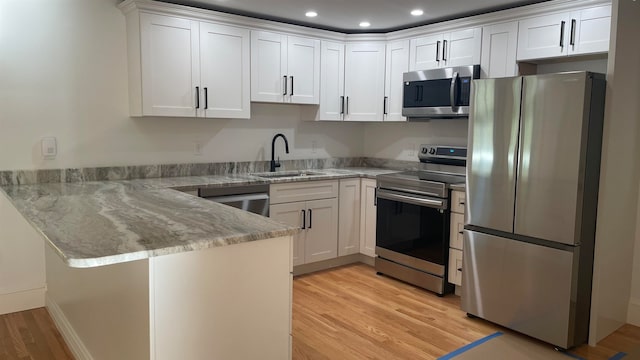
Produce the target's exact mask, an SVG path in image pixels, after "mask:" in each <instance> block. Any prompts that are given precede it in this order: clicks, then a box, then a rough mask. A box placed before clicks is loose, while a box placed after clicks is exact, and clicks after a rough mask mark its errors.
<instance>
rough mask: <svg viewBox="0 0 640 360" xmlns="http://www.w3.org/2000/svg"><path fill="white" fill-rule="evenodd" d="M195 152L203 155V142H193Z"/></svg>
mask: <svg viewBox="0 0 640 360" xmlns="http://www.w3.org/2000/svg"><path fill="white" fill-rule="evenodd" d="M193 154H194V155H202V143H201V142H199V141H196V142H194V143H193Z"/></svg>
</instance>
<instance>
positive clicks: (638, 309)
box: [627, 297, 640, 326]
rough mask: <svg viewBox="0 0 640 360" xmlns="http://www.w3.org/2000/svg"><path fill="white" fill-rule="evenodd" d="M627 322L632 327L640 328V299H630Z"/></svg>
mask: <svg viewBox="0 0 640 360" xmlns="http://www.w3.org/2000/svg"><path fill="white" fill-rule="evenodd" d="M627 322H628V323H629V324H631V325H635V326H640V299H638V298H633V297H632V298H630V299H629V309H628V310H627Z"/></svg>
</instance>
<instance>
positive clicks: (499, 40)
mask: <svg viewBox="0 0 640 360" xmlns="http://www.w3.org/2000/svg"><path fill="white" fill-rule="evenodd" d="M517 50H518V22H517V21H512V22H508V23H502V24H496V25H490V26H485V27H484V28H483V29H482V57H481V59H480V68H481V72H482V74H481V76H480V77H482V78H499V77H509V76H516V75H517V72H518V70H517V65H516V52H517Z"/></svg>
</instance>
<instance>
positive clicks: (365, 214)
mask: <svg viewBox="0 0 640 360" xmlns="http://www.w3.org/2000/svg"><path fill="white" fill-rule="evenodd" d="M360 191H361V200H360V253H362V254H364V255H368V256H371V257H374V256H376V180H374V179H362V182H361V185H360Z"/></svg>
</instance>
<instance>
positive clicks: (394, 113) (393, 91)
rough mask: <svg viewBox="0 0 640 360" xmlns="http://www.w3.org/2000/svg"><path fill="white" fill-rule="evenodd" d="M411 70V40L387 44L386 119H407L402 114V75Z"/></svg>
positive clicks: (384, 111) (384, 110) (384, 112)
mask: <svg viewBox="0 0 640 360" xmlns="http://www.w3.org/2000/svg"><path fill="white" fill-rule="evenodd" d="M407 71H409V41H408V40H402V41H395V42H392V43H389V44H387V56H386V70H385V81H384V101H385V103H384V109H383V114H384V119H383V120H384V121H406V120H407V119H406V118H405V117H404V116H402V91H403V80H402V76H403V74H404V73H405V72H407Z"/></svg>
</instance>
